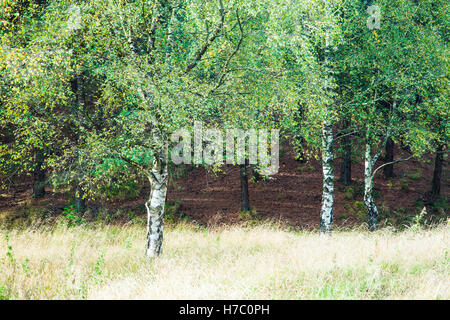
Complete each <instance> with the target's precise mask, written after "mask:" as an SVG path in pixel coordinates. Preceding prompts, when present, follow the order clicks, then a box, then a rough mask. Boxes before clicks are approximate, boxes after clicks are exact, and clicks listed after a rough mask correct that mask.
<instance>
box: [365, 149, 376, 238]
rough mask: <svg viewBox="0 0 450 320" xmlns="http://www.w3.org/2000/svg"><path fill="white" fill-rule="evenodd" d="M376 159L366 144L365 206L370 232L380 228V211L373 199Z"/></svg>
mask: <svg viewBox="0 0 450 320" xmlns="http://www.w3.org/2000/svg"><path fill="white" fill-rule="evenodd" d="M375 161H376V158H372V155H371V147H370V144H366V153H365V156H364V204H365V206H366V209H367V216H368V217H367V218H368V221H367V222H368V225H369V230H371V231H373V230H376V229H377V226H378V209H377V206H376V204H375V200H374V198H373V169H374V166H375Z"/></svg>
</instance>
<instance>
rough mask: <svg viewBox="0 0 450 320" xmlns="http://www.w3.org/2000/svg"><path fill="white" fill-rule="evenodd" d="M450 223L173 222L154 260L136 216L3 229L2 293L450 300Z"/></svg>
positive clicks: (12, 296) (22, 296) (19, 296)
mask: <svg viewBox="0 0 450 320" xmlns="http://www.w3.org/2000/svg"><path fill="white" fill-rule="evenodd" d="M448 231H449V227H448V226H441V227H438V228H435V229H433V230H428V231H425V230H419V231H412V230H409V231H404V232H401V233H395V232H393V231H391V230H381V231H378V232H375V233H369V232H367V231H364V230H358V231H346V232H344V231H336V232H334V234H333V236H332V237H331V238H322V237H320V236H319V235H318V234H317V233H314V232H293V231H288V230H287V229H285V228H283V227H280V226H274V225H260V226H253V227H243V226H240V227H239V226H235V227H221V228H215V229H208V230H206V229H201V228H199V227H195V226H192V225H188V224H179V225H177V226H173V227H169V228H167V230H166V234H165V243H164V245H165V247H164V252H163V255H162V256H161V257H160V258H158V259H157V260H154V261H148V260H147V259H146V258H145V256H144V234H145V229H144V227H142V226H141V225H137V224H130V225H126V226H111V225H109V226H108V225H106V226H98V227H92V226H79V227H72V228H68V227H66V226H65V225H64V224H62V223H61V224H59V225H58V226H57V227H53V228H51V229H50V228H49V227H39V228H36V229H33V228H28V229H25V230H22V231H5V230H1V231H0V234H1V239H0V268H1V273H0V297H1V298H3V299H84V298H86V299H306V298H307V299H394V298H395V299H406V298H412V299H449V298H450V290H449V288H450V267H449V266H450V257H449V254H448V251H449V239H448ZM7 234H8V238H9V240H8V242H9V246H10V248H8V244H7V241H6V235H7Z"/></svg>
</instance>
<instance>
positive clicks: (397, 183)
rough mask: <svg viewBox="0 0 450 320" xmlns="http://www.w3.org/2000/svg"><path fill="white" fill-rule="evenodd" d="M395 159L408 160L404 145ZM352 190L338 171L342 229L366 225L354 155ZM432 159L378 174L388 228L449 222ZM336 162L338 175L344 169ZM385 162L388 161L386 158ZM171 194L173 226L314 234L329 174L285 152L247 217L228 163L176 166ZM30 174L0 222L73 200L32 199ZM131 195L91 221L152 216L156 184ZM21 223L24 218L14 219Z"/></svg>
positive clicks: (93, 208)
mask: <svg viewBox="0 0 450 320" xmlns="http://www.w3.org/2000/svg"><path fill="white" fill-rule="evenodd" d="M395 155H396V158H401V157H407V156H408V155H407V153H406V152H405V151H403V150H401V149H399V148H397V149H396V150H395ZM353 160H354V161H353V164H352V178H353V181H352V185H351V186H348V187H346V186H344V185H343V184H342V183H340V182H339V181H338V177H339V172H336V180H337V181H336V188H335V189H336V192H335V206H334V207H335V209H334V210H335V211H334V221H333V224H334V225H335V226H337V227H354V226H357V227H358V226H360V225H361V224H363V223H364V222H365V221H366V211H365V208H364V204H363V190H364V184H363V171H364V164H363V163H362V161H361V159H359V158H358V157H356V156H355V157H354V159H353ZM433 160H434V159H433V158H432V157H431V156H427V157H425V158H424V159H422V160H421V161H417V160H410V161H406V162H402V163H399V164H396V165H395V166H394V174H395V177H393V178H390V179H387V178H385V177H384V176H383V173H382V172H379V173H378V174H377V176H376V179H375V189H374V195H375V200H376V203H377V206H378V208H379V211H380V219H379V220H380V225H381V226H385V225H387V226H396V227H401V226H403V225H408V224H410V223H411V222H412V221H414V218H415V216H417V215H418V214H419V213H420V212H421V210H422V209H423V207H424V205H426V206H427V209H428V214H429V215H428V216H427V217H426V218H427V219H429V220H433V221H439V220H446V219H447V218H448V207H449V203H448V199H449V196H450V188H449V186H450V175H449V174H448V173H449V169H448V167H444V170H443V173H442V183H441V194H442V196H441V198H440V199H439V200H438V201H435V202H434V203H433V204H432V205H430V204H429V203H427V197H426V193H427V191H429V190H430V189H431V179H432V176H433V165H434V163H433ZM339 163H340V161H339V159H336V161H335V164H336V169H335V170H336V171H339V166H338V165H339ZM378 164H382V159H380V160H379V163H378ZM172 169H173V170H172V173H173V174H172V176H171V178H170V183H169V190H168V195H167V206H166V209H167V210H166V219H167V220H168V221H179V220H189V221H191V222H195V223H197V224H199V225H202V226H215V225H222V224H224V225H233V224H236V223H240V222H242V221H248V220H251V221H272V222H273V221H277V222H283V223H287V224H288V225H290V226H293V227H295V228H297V229H306V230H314V229H317V227H318V225H319V211H320V204H321V186H322V173H321V163H320V161H318V160H315V159H312V160H310V161H308V162H307V163H300V162H299V161H296V160H295V154H294V152H293V151H292V150H290V149H289V148H287V147H283V146H282V148H281V150H280V170H279V173H278V174H276V175H274V176H272V177H271V178H270V179H269V180H263V181H259V182H255V181H253V179H251V177H252V176H251V170H249V173H250V183H249V193H250V205H251V207H252V212H251V213H250V214H243V213H241V212H240V180H239V168H236V167H232V166H224V167H222V168H221V170H220V171H219V172H216V173H212V172H211V171H208V170H205V169H204V168H193V167H192V166H176V167H173V168H172ZM31 182H32V181H31V177H22V178H20V179H19V180H17V181H15V184H12V185H11V188H10V189H9V190H7V191H4V193H0V223H1V222H2V221H4V220H7V222H8V223H9V224H11V225H14V224H18V225H20V224H22V223H23V221H21V220H23V219H24V218H25V219H26V217H27V216H29V215H30V211H34V212H35V213H37V212H40V215H44V216H49V217H52V218H56V217H57V216H59V215H60V214H61V213H62V212H63V211H64V210H66V211H67V210H68V208H69V206H70V205H71V204H72V203H73V195H71V194H70V193H68V192H67V193H61V192H60V193H53V192H52V191H51V189H50V188H47V195H46V196H45V197H44V198H43V199H39V200H36V199H33V197H32V191H31ZM129 189H131V190H132V192H129V193H128V194H119V195H118V196H117V197H115V198H114V199H112V200H111V201H109V202H108V201H104V202H99V201H88V207H89V208H90V210H89V211H88V213H87V214H86V216H85V217H84V218H85V219H87V220H97V219H108V220H111V219H116V220H117V219H118V220H121V221H122V222H128V221H129V220H132V219H134V218H138V219H143V218H144V217H145V214H146V212H145V206H144V202H145V201H146V200H147V198H148V194H149V186H148V183H147V182H146V181H145V180H143V181H142V183H139V184H136V185H132V186H131V187H130V188H129ZM17 219H19V220H20V221H17V222H15V220H17Z"/></svg>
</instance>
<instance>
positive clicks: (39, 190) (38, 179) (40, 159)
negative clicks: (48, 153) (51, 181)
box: [33, 149, 45, 198]
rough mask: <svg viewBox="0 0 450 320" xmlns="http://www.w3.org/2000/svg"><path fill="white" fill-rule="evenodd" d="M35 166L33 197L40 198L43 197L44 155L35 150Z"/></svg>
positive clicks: (40, 151)
mask: <svg viewBox="0 0 450 320" xmlns="http://www.w3.org/2000/svg"><path fill="white" fill-rule="evenodd" d="M35 161H36V165H35V167H34V173H33V174H34V183H33V197H34V198H42V197H43V196H44V195H45V170H44V168H43V165H44V153H43V152H42V150H40V149H38V150H36V154H35Z"/></svg>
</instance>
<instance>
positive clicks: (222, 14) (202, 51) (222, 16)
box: [184, 0, 225, 73]
mask: <svg viewBox="0 0 450 320" xmlns="http://www.w3.org/2000/svg"><path fill="white" fill-rule="evenodd" d="M219 12H220V22H219V25H218V26H217V28H216V29H215V30H214V33H213V35H212V37H211V38H209V39H207V40H206V42H205V44H204V45H203V46H202V47H201V49H200V50H199V51H198V52H197V54H196V55H195V59H194V60H193V61H192V62H191V63H190V64H189V65H188V66H187V68H186V70H185V72H184V73H189V72H190V71H191V70H192V69H194V68H195V66H197V64H198V63H199V62H200V60H201V59H202V57H203V55H204V54H205V53H206V50H208V48H209V46H210V45H211V44H212V43H213V42H214V40H216V38H217V37H218V36H219V34H220V32H221V31H222V28H223V25H224V23H225V9H224V8H223V2H222V0H219Z"/></svg>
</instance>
